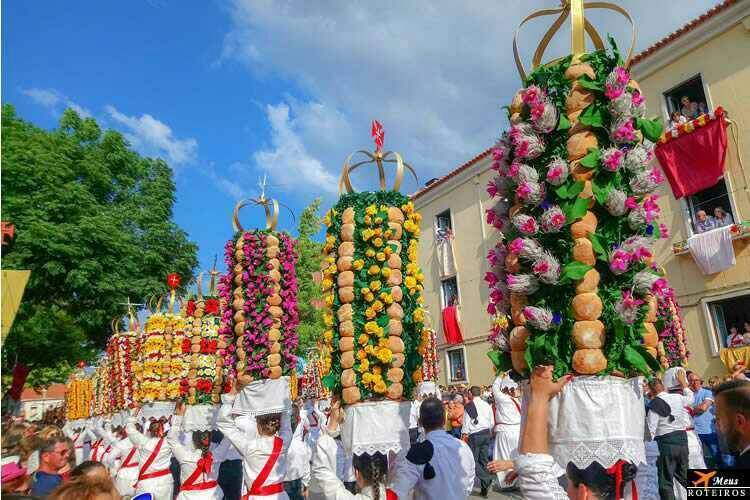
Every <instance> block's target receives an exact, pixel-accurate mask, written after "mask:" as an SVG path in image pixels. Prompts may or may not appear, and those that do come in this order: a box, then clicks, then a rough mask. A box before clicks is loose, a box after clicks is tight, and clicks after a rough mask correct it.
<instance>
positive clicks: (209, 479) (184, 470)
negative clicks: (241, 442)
mask: <svg viewBox="0 0 750 500" xmlns="http://www.w3.org/2000/svg"><path fill="white" fill-rule="evenodd" d="M184 415H185V404H184V403H178V406H177V409H176V410H175V415H174V417H172V427H170V429H169V433H168V434H167V444H169V447H170V448H171V449H172V453H173V454H174V457H175V458H176V459H177V461H178V462H179V463H180V481H181V484H180V493H179V494H178V495H177V500H219V499H221V498H224V492H223V491H222V490H221V488H220V487H219V484H218V483H217V481H216V478H217V477H218V476H219V466H220V465H221V462H223V461H224V459H225V458H226V456H227V453H228V452H229V448H230V444H229V441H228V440H227V439H223V440H222V441H221V442H220V443H219V444H218V445H212V443H211V431H210V430H206V431H193V432H191V433H190V435H191V442H190V443H189V444H187V445H185V444H183V443H182V442H181V440H180V434H181V433H182V418H183V416H184Z"/></svg>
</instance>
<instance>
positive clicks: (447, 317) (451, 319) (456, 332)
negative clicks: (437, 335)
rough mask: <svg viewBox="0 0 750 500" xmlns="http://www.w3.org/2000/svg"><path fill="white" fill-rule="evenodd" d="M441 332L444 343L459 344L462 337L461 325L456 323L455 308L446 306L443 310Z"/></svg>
mask: <svg viewBox="0 0 750 500" xmlns="http://www.w3.org/2000/svg"><path fill="white" fill-rule="evenodd" d="M443 332H444V333H445V341H446V342H448V343H449V344H461V343H463V341H464V335H463V333H461V323H459V321H458V310H457V309H456V306H448V307H446V308H445V309H443Z"/></svg>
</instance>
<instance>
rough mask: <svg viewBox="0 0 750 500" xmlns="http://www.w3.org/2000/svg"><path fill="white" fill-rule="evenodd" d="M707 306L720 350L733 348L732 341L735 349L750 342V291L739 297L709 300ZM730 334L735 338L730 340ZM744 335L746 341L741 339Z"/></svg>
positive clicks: (732, 296)
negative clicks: (741, 343)
mask: <svg viewBox="0 0 750 500" xmlns="http://www.w3.org/2000/svg"><path fill="white" fill-rule="evenodd" d="M705 305H706V306H707V309H708V313H709V314H708V316H709V318H708V321H709V322H710V327H711V329H713V332H714V335H715V339H716V340H718V347H719V348H723V347H731V346H730V345H729V344H730V343H731V342H732V341H734V346H735V347H740V345H739V343H740V342H743V343H748V342H750V290H744V291H743V292H742V293H741V294H739V295H738V294H733V295H730V296H724V297H723V298H719V299H714V300H711V299H709V300H708V301H706V303H705ZM735 332H736V333H735ZM730 334H733V336H732V338H729V339H728V337H729V336H730ZM743 334H746V335H744V339H743V338H742V337H741V336H742V335H743ZM715 354H717V353H715Z"/></svg>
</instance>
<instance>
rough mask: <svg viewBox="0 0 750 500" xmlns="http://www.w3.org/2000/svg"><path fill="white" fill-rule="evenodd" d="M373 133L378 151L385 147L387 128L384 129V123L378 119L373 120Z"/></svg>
mask: <svg viewBox="0 0 750 500" xmlns="http://www.w3.org/2000/svg"><path fill="white" fill-rule="evenodd" d="M371 135H372V138H373V139H375V149H376V150H377V151H380V150H381V149H383V141H384V140H385V130H383V125H381V124H380V122H379V121H377V120H373V121H372V132H371Z"/></svg>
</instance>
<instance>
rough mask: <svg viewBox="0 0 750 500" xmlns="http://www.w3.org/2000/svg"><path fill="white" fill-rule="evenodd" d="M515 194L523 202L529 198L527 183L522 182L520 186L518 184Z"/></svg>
mask: <svg viewBox="0 0 750 500" xmlns="http://www.w3.org/2000/svg"><path fill="white" fill-rule="evenodd" d="M516 194H517V195H518V197H519V198H521V199H523V200H525V199H527V198H528V197H529V194H531V188H530V187H529V183H528V182H525V181H524V182H522V183H521V184H519V185H518V187H517V188H516Z"/></svg>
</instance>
